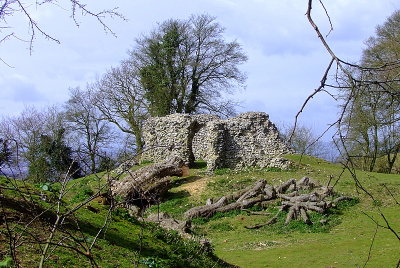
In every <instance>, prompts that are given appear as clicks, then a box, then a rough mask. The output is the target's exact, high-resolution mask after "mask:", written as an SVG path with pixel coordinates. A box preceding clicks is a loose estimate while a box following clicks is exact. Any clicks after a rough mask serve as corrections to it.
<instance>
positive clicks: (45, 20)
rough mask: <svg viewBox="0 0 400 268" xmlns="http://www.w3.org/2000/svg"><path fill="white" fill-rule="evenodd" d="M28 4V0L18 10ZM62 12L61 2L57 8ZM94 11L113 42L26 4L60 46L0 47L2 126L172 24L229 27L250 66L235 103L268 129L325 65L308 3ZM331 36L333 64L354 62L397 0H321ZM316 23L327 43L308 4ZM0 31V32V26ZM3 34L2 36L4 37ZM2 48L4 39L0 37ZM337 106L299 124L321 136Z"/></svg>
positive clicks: (158, 3)
mask: <svg viewBox="0 0 400 268" xmlns="http://www.w3.org/2000/svg"><path fill="white" fill-rule="evenodd" d="M25 2H35V1H33V0H32V1H25ZM58 2H59V3H60V4H62V3H63V2H67V1H64V0H60V1H58ZM85 2H87V3H88V7H89V8H91V9H92V10H101V9H103V8H112V7H114V6H118V7H119V11H120V12H121V13H122V14H123V15H124V16H125V17H126V18H127V21H122V20H119V19H108V20H106V22H107V23H108V25H109V26H110V27H111V29H112V30H113V31H114V32H115V34H116V35H117V37H114V36H112V35H111V34H109V33H108V34H107V33H105V32H104V30H103V28H102V27H101V25H99V24H98V23H96V21H95V20H94V19H93V18H90V17H89V16H84V17H78V22H79V27H76V25H75V23H74V21H73V20H71V18H70V15H71V14H70V11H69V10H68V8H69V7H68V6H56V5H45V6H42V7H36V6H34V5H32V6H31V7H30V12H31V14H32V16H33V17H34V18H35V19H36V20H37V22H38V23H39V24H40V25H41V26H42V27H43V29H44V30H45V31H46V32H47V33H48V34H50V35H52V36H53V37H55V38H57V39H59V40H60V42H61V44H57V43H55V42H52V41H49V40H47V39H45V38H44V37H43V36H40V34H39V33H37V34H36V39H35V40H34V47H33V51H32V55H30V52H29V46H28V44H27V43H26V42H23V41H20V40H16V39H10V40H8V41H6V42H3V43H1V44H0V58H1V59H3V60H4V61H6V62H7V63H8V64H9V65H10V66H12V67H8V66H7V65H6V64H3V63H1V62H0V117H1V116H12V115H17V114H18V113H20V112H21V111H22V110H23V109H24V107H26V106H32V105H35V106H38V107H44V106H47V105H52V104H61V103H63V102H64V101H65V100H67V98H68V88H70V87H77V86H80V87H85V85H86V83H90V82H93V81H94V80H95V79H96V77H99V76H101V75H102V74H103V73H104V72H105V71H106V70H107V69H109V68H110V67H111V66H116V65H117V64H118V63H119V62H120V61H121V60H122V59H125V58H126V57H127V54H126V52H127V50H128V49H129V48H131V47H132V46H133V45H134V43H135V38H137V37H140V35H141V34H146V33H148V32H149V31H151V30H152V29H153V28H154V27H156V26H157V22H163V21H164V20H167V19H169V18H179V19H187V18H188V17H189V16H190V15H191V14H202V13H207V14H209V15H212V16H215V17H216V18H217V21H218V22H219V23H220V24H221V25H222V26H224V27H225V28H226V31H225V37H226V39H227V40H233V39H236V40H238V42H239V43H240V44H241V45H242V46H243V49H244V51H245V52H246V53H247V55H248V57H249V60H248V62H247V63H246V64H244V65H243V66H242V70H243V71H245V72H246V73H247V76H248V80H247V88H246V89H245V90H242V91H238V92H237V93H236V94H235V96H234V97H235V98H236V99H237V100H240V101H242V107H241V108H240V111H263V112H266V113H268V114H269V115H270V117H271V119H272V120H273V121H275V122H278V123H282V122H286V123H291V122H293V119H294V116H295V114H296V112H297V111H298V109H299V108H300V106H301V104H302V103H303V101H304V99H305V98H306V97H307V96H308V95H309V94H310V93H311V92H312V91H313V90H314V89H315V88H316V87H317V86H318V83H319V81H320V79H321V77H322V74H323V72H324V70H325V68H326V66H327V64H328V62H329V60H330V58H329V56H328V55H327V53H326V51H325V50H324V48H323V47H322V45H321V44H320V42H319V40H318V38H317V36H316V34H315V32H313V29H312V28H311V26H310V25H309V24H308V22H307V19H306V16H305V12H306V8H307V2H308V1H307V0H191V1H187V0H113V1H111V0H96V1H85ZM324 3H325V5H326V8H327V10H328V12H329V15H330V17H331V19H332V23H333V28H334V31H333V32H332V33H331V34H330V35H329V36H328V37H327V40H328V42H329V43H330V44H331V45H332V47H333V49H334V51H335V52H336V53H337V55H338V56H339V57H340V58H342V59H344V60H348V61H352V62H356V61H357V60H359V58H360V55H361V51H362V49H363V48H364V41H365V40H366V39H367V38H368V37H369V36H371V35H373V34H374V31H375V27H376V26H377V25H379V24H382V23H383V22H384V21H385V20H386V18H387V17H388V16H390V15H391V14H392V13H393V12H394V10H396V9H400V3H399V1H398V0H325V1H324ZM313 12H314V13H313V14H314V17H315V20H316V21H317V23H318V25H319V26H320V28H321V31H322V32H323V33H325V34H327V33H328V32H329V22H328V19H327V17H326V16H325V13H324V11H323V9H322V8H321V7H320V6H319V3H318V1H315V8H314V9H313ZM7 22H8V26H9V27H13V29H12V30H13V31H15V32H17V34H18V35H19V36H20V37H21V38H22V39H29V34H30V32H29V28H28V24H27V21H26V20H25V19H23V16H21V14H15V15H14V16H13V17H9V18H8V19H7ZM0 26H4V23H3V22H1V21H0ZM4 33H6V32H5V31H3V32H0V35H4ZM0 39H2V36H0ZM334 118H335V103H334V102H333V101H332V100H331V99H330V98H329V97H327V96H322V95H321V96H320V97H317V98H314V99H313V101H312V103H311V105H309V106H308V107H307V109H306V111H305V113H304V115H303V117H302V120H303V123H304V124H306V125H309V126H311V127H313V128H315V129H316V130H318V131H319V130H322V129H323V128H324V127H325V126H326V125H327V124H328V123H330V122H332V121H334Z"/></svg>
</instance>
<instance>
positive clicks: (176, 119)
mask: <svg viewBox="0 0 400 268" xmlns="http://www.w3.org/2000/svg"><path fill="white" fill-rule="evenodd" d="M195 125H196V121H195V120H194V119H193V118H192V117H191V116H190V115H187V114H172V115H167V116H164V117H152V118H150V119H148V120H146V123H145V124H144V126H143V139H144V141H145V149H144V153H143V155H142V157H141V159H142V160H148V161H153V162H157V161H161V160H165V159H166V158H169V157H172V156H179V157H180V158H182V159H183V161H184V162H185V164H187V165H189V164H190V163H192V162H193V161H194V157H193V152H192V140H191V138H190V137H193V129H195Z"/></svg>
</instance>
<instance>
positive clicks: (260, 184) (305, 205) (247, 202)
mask: <svg viewBox="0 0 400 268" xmlns="http://www.w3.org/2000/svg"><path fill="white" fill-rule="evenodd" d="M333 194H334V192H333V187H331V186H329V185H328V186H320V185H318V184H317V183H316V182H314V181H313V180H311V179H310V178H308V177H304V178H302V179H301V180H299V181H296V180H295V179H290V180H288V181H287V182H284V183H282V184H281V185H277V186H272V185H269V184H267V182H266V181H265V180H264V179H261V180H259V181H257V182H256V183H255V184H254V185H252V186H249V187H247V188H246V189H244V190H241V191H239V192H236V193H234V194H231V195H227V196H223V197H221V198H218V199H216V200H213V199H208V200H207V202H206V205H204V206H198V207H194V208H191V209H189V210H188V211H186V212H185V214H184V216H185V218H186V219H193V218H197V217H204V218H209V217H212V216H213V215H214V214H215V213H217V212H227V211H231V210H237V209H241V210H245V211H248V210H247V208H250V207H252V206H254V205H257V204H258V205H263V204H264V203H265V202H270V201H273V200H281V201H282V202H281V204H282V205H281V206H280V209H279V211H278V213H277V214H276V215H275V216H274V217H272V218H271V219H270V220H269V221H268V222H267V223H266V224H262V225H257V226H253V227H246V228H249V229H255V228H259V227H261V226H264V225H268V224H273V223H275V222H276V220H277V218H278V216H279V214H280V213H281V212H282V211H288V214H287V218H286V221H285V224H288V223H289V222H290V221H291V220H294V219H302V220H303V221H304V222H305V223H307V224H312V222H311V220H310V219H309V216H308V213H309V212H310V211H316V212H319V213H325V212H326V210H327V209H329V208H331V207H333V206H335V205H336V204H337V203H338V202H340V201H343V200H350V199H351V198H349V197H344V196H342V197H338V198H336V199H334V200H331V201H329V200H327V197H332V196H333Z"/></svg>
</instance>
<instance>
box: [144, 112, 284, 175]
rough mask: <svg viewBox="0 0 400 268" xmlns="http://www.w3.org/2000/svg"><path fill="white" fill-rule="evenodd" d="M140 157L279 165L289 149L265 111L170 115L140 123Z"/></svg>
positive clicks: (222, 164) (214, 163) (224, 164)
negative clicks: (234, 114)
mask: <svg viewBox="0 0 400 268" xmlns="http://www.w3.org/2000/svg"><path fill="white" fill-rule="evenodd" d="M144 140H145V145H146V147H145V148H146V152H145V154H144V156H143V159H146V160H151V161H159V160H164V159H166V158H167V157H169V156H172V155H179V156H180V157H182V158H183V159H184V161H185V162H186V163H188V164H190V163H192V162H193V161H194V160H195V159H197V160H199V159H202V160H206V161H207V167H208V169H209V170H214V169H216V168H223V167H229V168H243V167H247V166H258V167H271V166H274V167H281V168H284V167H285V165H286V164H287V163H286V162H285V161H284V160H282V159H281V158H280V157H279V156H280V155H282V154H284V153H290V152H291V150H290V149H289V148H288V147H287V146H286V145H285V144H284V142H283V141H282V140H281V139H280V137H279V133H278V130H277V128H276V127H275V125H274V124H273V123H272V122H270V121H269V117H268V115H267V114H265V113H255V112H250V113H244V114H241V115H239V116H237V117H234V118H230V119H225V120H221V119H219V118H218V117H217V116H213V115H193V116H189V115H184V114H174V115H169V116H165V117H156V118H151V119H149V120H147V121H146V123H145V125H144Z"/></svg>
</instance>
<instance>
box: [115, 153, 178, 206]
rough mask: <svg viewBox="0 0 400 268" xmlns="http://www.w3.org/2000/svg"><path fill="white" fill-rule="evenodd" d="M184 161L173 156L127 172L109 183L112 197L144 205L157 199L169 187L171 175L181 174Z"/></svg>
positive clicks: (128, 202)
mask: <svg viewBox="0 0 400 268" xmlns="http://www.w3.org/2000/svg"><path fill="white" fill-rule="evenodd" d="M184 168H185V167H184V162H183V160H182V159H181V158H179V157H174V158H171V159H168V160H166V161H163V162H159V163H154V164H151V165H148V166H145V167H143V168H141V169H138V170H136V171H134V172H129V171H128V172H127V176H126V177H124V178H123V179H121V180H119V181H113V182H112V184H111V193H112V195H113V196H114V197H120V198H122V199H123V200H124V201H125V202H126V203H127V204H131V205H136V206H138V207H144V206H146V205H148V204H150V203H154V202H155V201H159V200H160V199H161V198H162V197H163V196H164V194H165V193H166V192H168V190H169V189H170V188H171V178H170V177H171V176H182V174H183V169H184Z"/></svg>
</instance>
